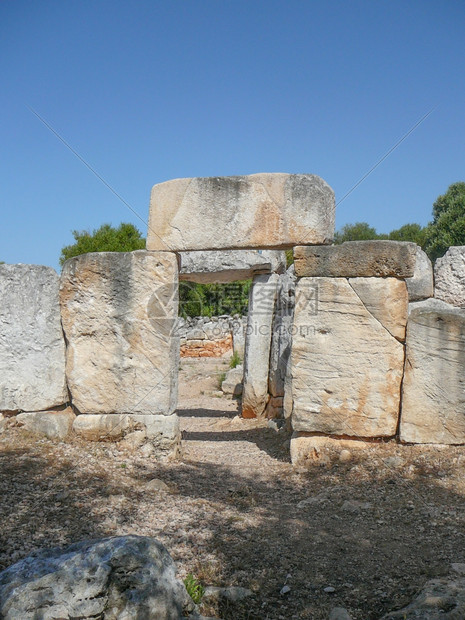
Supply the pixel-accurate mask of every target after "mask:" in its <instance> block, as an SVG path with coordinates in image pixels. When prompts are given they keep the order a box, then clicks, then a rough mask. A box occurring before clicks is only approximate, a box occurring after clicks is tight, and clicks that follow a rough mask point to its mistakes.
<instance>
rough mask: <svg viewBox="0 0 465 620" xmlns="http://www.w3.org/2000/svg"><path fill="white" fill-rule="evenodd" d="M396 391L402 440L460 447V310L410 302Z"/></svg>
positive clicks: (463, 353) (463, 314) (464, 333)
mask: <svg viewBox="0 0 465 620" xmlns="http://www.w3.org/2000/svg"><path fill="white" fill-rule="evenodd" d="M402 392H403V394H402V409H401V417H400V439H401V440H402V441H405V442H412V443H439V444H463V443H465V310H461V309H459V308H454V307H453V306H451V305H449V304H447V303H445V302H443V301H440V300H439V299H428V300H426V301H419V302H416V303H413V304H410V314H409V320H408V328H407V341H406V362H405V375H404V381H403V386H402Z"/></svg>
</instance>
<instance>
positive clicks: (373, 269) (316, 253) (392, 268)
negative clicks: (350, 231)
mask: <svg viewBox="0 0 465 620" xmlns="http://www.w3.org/2000/svg"><path fill="white" fill-rule="evenodd" d="M415 248H416V246H415V244H414V243H410V242H405V241H346V242H345V243H342V244H341V245H331V246H329V245H326V246H325V245H323V246H298V247H296V248H294V266H295V273H296V275H297V276H299V277H301V276H312V277H322V278H342V277H343V278H374V277H376V278H388V277H395V278H410V277H412V276H413V275H414V271H415V256H416V250H415Z"/></svg>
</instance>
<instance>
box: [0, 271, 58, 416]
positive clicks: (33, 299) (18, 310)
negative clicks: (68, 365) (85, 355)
mask: <svg viewBox="0 0 465 620" xmlns="http://www.w3.org/2000/svg"><path fill="white" fill-rule="evenodd" d="M58 286H59V278H58V275H57V273H56V272H55V271H54V270H53V269H52V268H51V267H45V266H42V265H22V264H19V265H0V411H41V410H44V409H51V408H53V407H56V406H57V405H61V404H63V403H65V402H67V400H68V393H67V389H66V382H65V341H64V337H63V331H62V328H61V321H60V305H59V301H58Z"/></svg>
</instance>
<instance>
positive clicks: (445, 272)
mask: <svg viewBox="0 0 465 620" xmlns="http://www.w3.org/2000/svg"><path fill="white" fill-rule="evenodd" d="M434 287H435V288H434V296H435V297H437V299H441V300H442V301H445V302H446V303H448V304H451V305H452V306H457V307H458V308H465V246H464V245H459V246H454V247H451V248H449V249H448V250H447V252H446V253H445V254H444V256H443V257H442V258H438V260H437V261H436V263H435V265H434Z"/></svg>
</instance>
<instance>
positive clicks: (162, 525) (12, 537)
mask: <svg viewBox="0 0 465 620" xmlns="http://www.w3.org/2000/svg"><path fill="white" fill-rule="evenodd" d="M226 369H227V360H212V359H200V360H194V359H189V358H186V359H184V360H183V361H182V370H181V376H182V379H181V390H180V407H179V414H180V416H181V422H182V426H183V451H184V454H183V458H182V460H180V461H178V462H169V463H159V462H157V461H156V460H154V459H153V458H142V457H141V456H140V455H137V453H133V454H129V453H127V452H123V451H121V450H120V449H119V448H118V446H117V445H116V444H111V443H102V444H93V443H85V442H83V441H81V440H79V439H72V440H67V441H66V442H57V441H50V440H45V439H37V438H35V437H33V436H32V435H29V434H27V433H26V432H24V431H22V430H20V429H15V428H9V429H7V430H6V431H5V433H4V434H3V435H0V468H1V469H0V494H1V498H2V499H1V507H0V519H1V524H2V527H1V530H0V569H2V568H5V567H6V566H8V565H10V564H11V563H13V562H15V561H17V560H19V559H20V558H23V557H25V556H27V555H28V554H29V553H31V551H33V550H35V549H38V548H41V547H48V546H56V545H57V544H67V543H71V542H75V541H78V540H82V539H84V538H89V537H101V536H109V535H123V534H142V535H149V536H155V537H156V538H157V539H159V540H160V541H161V542H163V544H165V545H166V547H167V548H168V550H169V551H170V553H171V554H172V556H173V558H174V559H175V560H176V562H177V563H178V566H179V574H180V576H181V577H185V576H186V575H187V573H193V574H194V575H195V576H196V577H198V578H199V579H200V580H201V581H203V582H204V583H206V584H212V585H240V586H245V587H248V588H251V589H252V590H253V591H254V592H255V596H254V597H253V599H251V600H248V601H247V603H246V604H243V605H229V607H228V606H226V607H225V606H219V607H213V608H212V607H209V608H205V609H204V611H205V612H208V613H213V612H215V613H217V614H218V615H220V616H221V617H222V618H224V619H225V620H241V619H243V618H244V619H245V618H256V619H264V620H265V619H270V620H271V619H273V620H275V619H276V620H278V619H285V620H288V619H294V618H295V619H297V618H307V619H309V618H311V619H317V620H319V619H327V618H328V615H329V612H330V610H331V609H332V608H333V607H336V606H342V607H345V608H347V609H348V611H349V612H350V614H351V615H352V617H353V618H354V619H357V620H372V619H373V620H374V619H375V618H379V617H380V616H382V615H383V613H386V612H387V611H389V610H392V609H396V608H399V607H402V606H404V605H405V604H407V603H408V602H409V601H410V600H411V599H412V598H413V597H414V596H415V594H416V593H417V591H418V590H419V589H420V588H421V587H422V586H423V585H424V583H425V582H426V581H427V580H428V579H430V578H431V577H433V576H436V575H443V574H447V573H448V572H449V566H450V564H451V562H465V502H464V494H465V483H464V480H465V476H464V474H465V448H459V447H450V448H435V447H412V446H399V445H396V444H395V443H387V444H373V445H372V446H370V447H368V448H367V449H365V450H363V451H360V452H359V453H357V454H355V452H354V453H353V455H352V459H351V460H350V461H348V462H340V461H339V460H338V458H337V455H334V458H333V459H330V460H325V461H324V462H316V463H315V464H314V465H312V466H311V467H310V468H309V469H306V470H299V471H296V470H295V469H293V468H292V466H291V465H290V463H289V457H288V441H289V437H288V435H286V433H285V432H284V431H280V432H276V431H275V430H273V429H270V428H267V426H266V422H261V421H256V420H240V419H238V418H237V403H236V402H235V401H233V400H228V399H226V398H224V397H219V396H218V395H217V382H218V376H219V375H220V374H221V372H224V371H225V370H226ZM202 392H203V394H202ZM152 478H159V479H162V480H163V481H165V482H166V483H167V484H168V486H169V487H170V490H171V492H170V493H157V492H151V491H148V490H147V488H146V486H147V482H148V481H149V480H150V479H152ZM285 584H286V585H288V586H289V587H290V592H289V593H288V594H285V595H281V594H280V591H281V588H282V587H283V586H284V585H285ZM326 587H332V588H334V592H332V593H326V592H325V591H324V589H325V588H326Z"/></svg>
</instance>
